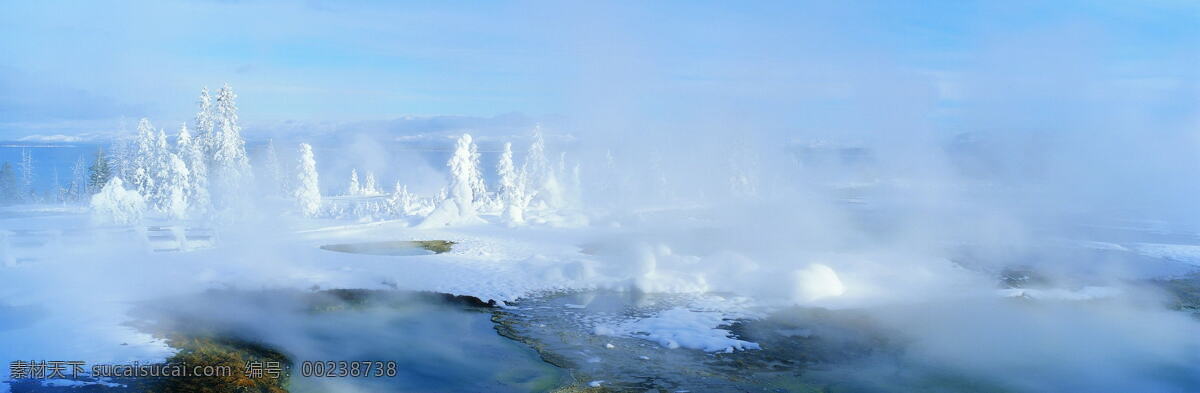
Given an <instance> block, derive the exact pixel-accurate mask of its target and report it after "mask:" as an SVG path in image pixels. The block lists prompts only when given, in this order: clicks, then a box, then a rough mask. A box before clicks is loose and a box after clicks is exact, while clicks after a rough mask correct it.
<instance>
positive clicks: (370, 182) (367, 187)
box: [360, 172, 381, 195]
mask: <svg viewBox="0 0 1200 393" xmlns="http://www.w3.org/2000/svg"><path fill="white" fill-rule="evenodd" d="M360 192H361V193H362V194H363V195H379V194H381V193H380V192H379V188H378V186H376V185H375V172H367V180H366V182H365V183H363V187H362V190H360Z"/></svg>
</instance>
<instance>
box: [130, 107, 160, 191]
mask: <svg viewBox="0 0 1200 393" xmlns="http://www.w3.org/2000/svg"><path fill="white" fill-rule="evenodd" d="M134 148H135V150H134V152H133V154H132V157H131V158H132V160H130V161H131V164H132V165H131V168H130V179H129V183H130V186H132V187H133V189H134V190H136V191H137V192H138V194H139V195H142V196H149V195H151V194H152V193H153V192H154V187H155V184H154V180H155V179H154V177H155V175H156V174H158V170H159V168H160V167H162V165H161V161H162V157H161V154H162V153H163V151H160V150H158V133H157V132H155V130H154V125H153V124H150V119H146V118H142V120H141V121H139V122H138V127H137V137H136V139H134Z"/></svg>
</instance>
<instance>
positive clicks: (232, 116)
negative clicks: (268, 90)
mask: <svg viewBox="0 0 1200 393" xmlns="http://www.w3.org/2000/svg"><path fill="white" fill-rule="evenodd" d="M236 99H237V95H236V94H234V93H233V88H231V87H229V85H228V84H226V85H224V86H222V87H221V90H219V91H218V92H217V101H216V105H215V109H214V113H215V118H214V120H215V123H216V125H215V135H214V136H213V139H212V142H211V149H212V150H211V151H209V159H210V164H211V165H210V167H209V171H210V173H209V175H210V177H211V178H210V181H211V182H212V186H213V188H212V189H210V192H211V193H212V194H213V199H214V203H215V204H217V205H218V208H229V207H231V206H232V205H235V204H240V203H241V202H244V201H242V200H241V199H242V197H243V196H244V194H243V193H241V192H239V190H241V189H242V188H243V187H246V186H247V185H248V184H250V181H251V179H253V177H254V174H253V173H252V172H251V171H250V160H249V158H247V157H246V141H245V140H243V139H242V134H241V132H242V128H241V126H240V125H239V124H238V114H237V109H238V108H237V103H236Z"/></svg>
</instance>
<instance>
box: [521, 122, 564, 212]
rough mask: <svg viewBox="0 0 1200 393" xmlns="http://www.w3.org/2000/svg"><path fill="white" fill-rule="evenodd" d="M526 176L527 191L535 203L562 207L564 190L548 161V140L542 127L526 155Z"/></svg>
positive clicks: (536, 130)
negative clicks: (530, 193)
mask: <svg viewBox="0 0 1200 393" xmlns="http://www.w3.org/2000/svg"><path fill="white" fill-rule="evenodd" d="M521 171H522V172H523V173H524V175H525V185H526V189H527V190H528V191H530V192H532V193H534V194H535V195H534V201H537V202H538V204H539V205H540V206H541V207H543V208H558V207H561V206H562V189H561V187H560V186H559V183H558V178H557V176H556V175H555V173H554V168H553V167H551V166H550V161H549V160H548V159H546V140H545V138H543V137H542V130H541V127H538V128H535V129H534V132H533V143H531V144H530V145H529V152H528V153H526V155H525V163H524V164H523V165H522V167H521Z"/></svg>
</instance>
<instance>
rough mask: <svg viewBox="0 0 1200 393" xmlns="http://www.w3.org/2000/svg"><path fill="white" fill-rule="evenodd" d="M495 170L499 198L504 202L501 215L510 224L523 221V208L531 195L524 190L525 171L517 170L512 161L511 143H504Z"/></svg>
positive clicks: (527, 203)
mask: <svg viewBox="0 0 1200 393" xmlns="http://www.w3.org/2000/svg"><path fill="white" fill-rule="evenodd" d="M496 172H497V174H498V175H499V177H500V187H499V191H500V200H501V201H502V202H503V203H504V211H503V213H502V215H503V217H504V219H505V221H507V222H508V223H509V224H510V225H519V224H522V223H524V222H525V208H526V207H527V206H528V205H529V200H530V199H531V198H532V195H529V193H527V192H526V186H525V171H524V170H522V171H520V172H518V171H517V168H516V165H515V164H514V163H513V152H512V143H509V142H505V143H504V151H503V152H501V153H500V161H499V162H497V163H496Z"/></svg>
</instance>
